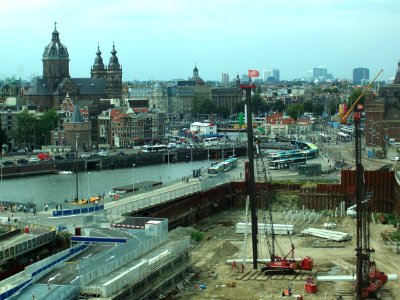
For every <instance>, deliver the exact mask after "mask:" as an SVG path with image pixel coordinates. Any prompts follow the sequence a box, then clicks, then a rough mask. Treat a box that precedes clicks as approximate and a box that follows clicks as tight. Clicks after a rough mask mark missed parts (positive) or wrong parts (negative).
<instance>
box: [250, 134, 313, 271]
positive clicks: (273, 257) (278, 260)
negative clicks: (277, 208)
mask: <svg viewBox="0 0 400 300" xmlns="http://www.w3.org/2000/svg"><path fill="white" fill-rule="evenodd" d="M255 144H256V155H255V157H256V170H257V179H258V181H259V182H261V183H263V185H264V186H263V187H262V191H261V195H262V197H263V198H264V199H265V200H266V203H265V204H266V206H267V210H268V217H269V224H270V226H269V229H267V228H266V229H265V239H266V244H267V248H268V252H269V256H270V262H266V263H265V265H264V266H263V267H262V268H261V271H262V272H264V273H265V274H291V273H295V272H296V271H298V270H307V271H311V270H312V269H313V259H312V258H311V257H308V256H307V257H305V258H303V259H301V260H296V259H295V258H294V250H295V247H294V244H293V242H292V239H291V237H290V234H289V232H288V236H289V239H290V244H291V249H290V251H289V252H288V253H287V254H283V251H282V248H281V247H280V245H279V243H277V241H276V236H275V232H274V222H273V217H272V207H271V202H272V197H271V193H269V189H270V185H269V184H268V178H270V176H268V175H267V168H266V165H265V163H264V159H263V156H262V153H261V150H260V139H258V138H257V137H255ZM268 231H270V232H268ZM276 248H278V249H279V251H280V253H281V255H277V254H276Z"/></svg>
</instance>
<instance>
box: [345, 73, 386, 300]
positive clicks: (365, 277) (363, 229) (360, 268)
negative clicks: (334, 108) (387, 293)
mask: <svg viewBox="0 0 400 300" xmlns="http://www.w3.org/2000/svg"><path fill="white" fill-rule="evenodd" d="M382 71H383V70H380V72H379V73H378V74H377V75H376V76H375V78H374V79H373V80H372V81H371V82H370V83H369V84H368V86H367V87H366V88H365V89H364V90H363V92H362V93H361V94H360V96H359V97H358V98H357V99H356V101H354V103H353V105H352V106H351V107H350V109H349V110H348V112H347V113H346V114H345V115H344V116H343V118H342V120H341V123H342V124H343V123H346V121H347V118H348V116H349V115H350V114H351V113H353V119H354V134H355V135H354V141H355V145H354V147H355V163H356V203H355V206H354V207H356V208H357V209H356V227H357V246H356V258H357V263H356V288H355V290H356V299H357V300H362V299H377V293H378V291H379V290H380V288H381V287H382V286H383V285H384V284H386V282H387V280H388V277H387V275H386V274H385V273H383V272H380V271H379V270H378V269H377V267H376V264H375V262H374V261H373V259H372V256H371V254H372V253H373V252H375V250H374V249H371V248H370V228H369V223H370V222H369V221H370V220H369V214H368V209H367V208H368V200H369V198H370V197H371V195H372V194H369V195H370V196H369V197H368V194H367V192H366V190H365V179H364V167H363V165H362V162H361V130H360V122H361V111H362V109H363V107H362V105H359V104H358V102H359V101H360V99H361V97H362V96H363V95H364V94H365V93H366V92H367V91H368V90H369V88H370V87H371V85H372V84H373V83H374V81H375V80H376V79H377V78H378V76H379V75H380V74H381V73H382Z"/></svg>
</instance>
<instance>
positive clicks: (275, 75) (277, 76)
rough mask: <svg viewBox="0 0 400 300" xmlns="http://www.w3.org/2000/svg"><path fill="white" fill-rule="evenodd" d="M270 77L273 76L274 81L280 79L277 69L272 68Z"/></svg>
mask: <svg viewBox="0 0 400 300" xmlns="http://www.w3.org/2000/svg"><path fill="white" fill-rule="evenodd" d="M272 77H274V79H275V80H276V81H279V80H280V73H279V70H278V69H272Z"/></svg>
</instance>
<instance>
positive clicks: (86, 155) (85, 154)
mask: <svg viewBox="0 0 400 300" xmlns="http://www.w3.org/2000/svg"><path fill="white" fill-rule="evenodd" d="M89 157H90V154H88V153H82V154H81V155H79V158H82V159H85V158H89Z"/></svg>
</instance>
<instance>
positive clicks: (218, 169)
mask: <svg viewBox="0 0 400 300" xmlns="http://www.w3.org/2000/svg"><path fill="white" fill-rule="evenodd" d="M223 172H224V165H223V164H222V163H219V164H215V165H213V166H212V167H210V168H208V175H209V176H218V175H219V174H221V173H223Z"/></svg>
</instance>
